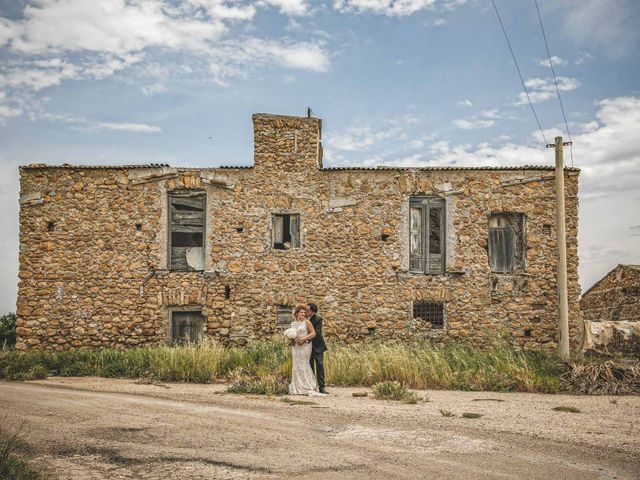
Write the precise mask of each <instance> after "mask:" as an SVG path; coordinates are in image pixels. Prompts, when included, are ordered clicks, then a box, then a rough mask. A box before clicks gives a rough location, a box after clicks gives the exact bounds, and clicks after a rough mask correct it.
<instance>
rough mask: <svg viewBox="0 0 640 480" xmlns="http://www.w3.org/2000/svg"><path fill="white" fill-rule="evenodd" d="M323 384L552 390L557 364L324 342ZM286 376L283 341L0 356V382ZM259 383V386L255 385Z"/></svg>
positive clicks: (516, 353)
mask: <svg viewBox="0 0 640 480" xmlns="http://www.w3.org/2000/svg"><path fill="white" fill-rule="evenodd" d="M325 365H326V370H327V382H328V383H330V384H333V385H338V386H365V387H370V386H373V385H375V384H377V383H381V382H399V383H400V384H402V385H404V386H405V387H406V388H411V389H446V390H473V391H482V390H491V391H502V392H506V391H518V392H543V393H555V392H558V391H560V390H561V380H560V373H561V372H562V368H563V366H562V365H561V364H560V363H558V361H557V360H556V359H555V358H554V357H553V356H552V355H549V354H543V353H535V352H529V351H523V350H521V349H518V348H515V347H511V346H509V345H507V344H505V343H496V344H495V345H493V346H490V347H484V348H482V349H480V348H474V347H472V346H469V345H460V344H442V345H432V344H429V343H416V344H401V343H379V342H376V343H363V344H357V345H335V344H334V345H332V346H331V349H330V351H329V352H328V353H327V354H326V356H325ZM290 373H291V359H290V353H289V349H288V347H287V344H286V342H285V341H284V338H277V339H275V340H270V341H255V342H251V343H250V344H249V345H247V346H245V347H236V348H225V347H223V346H221V345H219V344H216V343H206V344H204V345H198V346H195V345H185V346H175V347H174V346H158V347H146V348H134V349H127V350H125V349H115V348H109V349H97V350H89V349H80V350H67V351H60V352H16V351H7V352H0V378H7V379H10V380H26V379H33V378H43V377H45V376H47V375H57V376H101V377H122V378H144V379H145V380H146V381H150V382H173V381H177V382H193V383H210V382H214V381H224V382H229V383H231V384H236V387H235V389H236V390H238V391H239V390H247V391H250V390H253V391H259V390H260V391H281V389H280V387H278V386H269V385H264V383H265V382H266V383H269V382H271V383H272V384H275V383H277V382H276V379H280V380H282V381H286V380H287V379H288V378H289V376H290ZM260 381H262V384H260Z"/></svg>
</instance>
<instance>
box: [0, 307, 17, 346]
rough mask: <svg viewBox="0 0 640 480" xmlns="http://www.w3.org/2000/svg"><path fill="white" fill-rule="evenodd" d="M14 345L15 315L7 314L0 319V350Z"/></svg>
mask: <svg viewBox="0 0 640 480" xmlns="http://www.w3.org/2000/svg"><path fill="white" fill-rule="evenodd" d="M15 345H16V314H15V313H7V314H6V315H2V316H1V317H0V350H3V349H5V348H13V347H15Z"/></svg>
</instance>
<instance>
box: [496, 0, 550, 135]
mask: <svg viewBox="0 0 640 480" xmlns="http://www.w3.org/2000/svg"><path fill="white" fill-rule="evenodd" d="M491 3H492V4H493V9H494V10H495V11H496V15H497V16H498V21H499V22H500V27H501V28H502V33H504V38H505V40H506V41H507V45H508V46H509V51H510V52H511V56H512V57H513V63H515V64H516V70H517V71H518V76H519V77H520V82H521V83H522V88H523V89H524V93H525V94H526V96H527V100H528V101H529V106H530V107H531V111H532V112H533V116H534V117H535V119H536V123H537V124H538V128H539V129H540V133H541V134H542V139H543V140H544V144H545V146H546V145H547V138H546V137H545V136H544V132H543V131H542V126H541V125H540V120H538V115H537V114H536V109H535V108H533V103H532V102H531V98H530V97H529V90H527V86H526V85H525V83H524V78H522V72H521V71H520V67H519V66H518V61H517V60H516V54H515V53H513V48H512V47H511V42H510V41H509V36H508V35H507V31H506V30H505V28H504V24H503V23H502V18H500V13H498V7H497V6H496V2H495V1H494V0H491ZM556 87H557V85H556Z"/></svg>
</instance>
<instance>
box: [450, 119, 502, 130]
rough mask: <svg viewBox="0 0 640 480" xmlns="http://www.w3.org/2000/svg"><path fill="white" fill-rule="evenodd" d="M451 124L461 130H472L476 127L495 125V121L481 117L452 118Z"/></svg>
mask: <svg viewBox="0 0 640 480" xmlns="http://www.w3.org/2000/svg"><path fill="white" fill-rule="evenodd" d="M452 123H453V126H454V127H456V128H460V129H461V130H474V129H477V128H488V127H492V126H493V125H495V123H496V122H495V121H493V120H483V119H475V120H465V119H461V118H459V119H457V120H454V121H453V122H452Z"/></svg>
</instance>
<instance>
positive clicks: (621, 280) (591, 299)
mask: <svg viewBox="0 0 640 480" xmlns="http://www.w3.org/2000/svg"><path fill="white" fill-rule="evenodd" d="M580 309H581V311H582V316H583V318H584V319H585V320H588V321H591V322H610V321H612V322H640V265H618V266H617V267H616V268H614V269H613V270H611V271H610V272H609V273H607V274H606V275H605V276H604V277H602V278H601V279H600V280H598V281H597V282H596V283H594V284H593V286H592V287H591V288H590V289H589V290H587V291H586V292H585V293H584V295H582V298H581V299H580Z"/></svg>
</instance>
